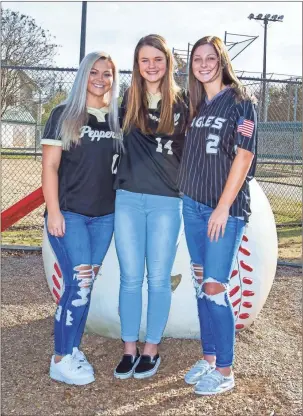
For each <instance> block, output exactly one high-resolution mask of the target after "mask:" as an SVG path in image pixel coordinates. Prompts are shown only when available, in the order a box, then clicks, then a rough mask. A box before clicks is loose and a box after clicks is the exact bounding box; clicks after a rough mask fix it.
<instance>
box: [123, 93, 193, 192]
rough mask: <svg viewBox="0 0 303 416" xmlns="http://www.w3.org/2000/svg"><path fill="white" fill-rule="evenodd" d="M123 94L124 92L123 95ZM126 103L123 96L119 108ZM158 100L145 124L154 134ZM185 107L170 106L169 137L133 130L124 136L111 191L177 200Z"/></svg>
mask: <svg viewBox="0 0 303 416" xmlns="http://www.w3.org/2000/svg"><path fill="white" fill-rule="evenodd" d="M126 94H127V92H126ZM125 102H126V97H124V99H123V102H122V106H121V107H122V108H123V107H124V105H125V104H124V103H125ZM160 112H161V100H160V101H159V102H158V106H157V108H155V109H152V108H149V110H148V116H149V120H148V125H149V127H150V129H151V131H153V132H155V131H156V129H157V126H158V123H159V118H160ZM187 114H188V111H187V105H186V104H185V103H184V102H183V101H182V100H179V101H178V102H177V103H175V104H174V106H173V117H174V125H175V130H174V133H173V134H172V135H166V134H158V133H153V134H144V133H142V131H141V130H140V129H138V128H136V127H133V128H132V129H131V131H130V132H129V133H128V134H125V135H124V153H123V155H122V158H121V161H120V164H119V168H118V172H117V175H116V180H115V189H124V190H126V191H130V192H137V193H144V194H151V195H160V196H171V197H179V196H180V193H179V190H178V189H177V184H176V179H177V172H178V168H179V164H180V159H181V154H182V150H183V145H184V137H185V129H186V120H187Z"/></svg>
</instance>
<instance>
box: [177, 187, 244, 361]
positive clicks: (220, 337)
mask: <svg viewBox="0 0 303 416" xmlns="http://www.w3.org/2000/svg"><path fill="white" fill-rule="evenodd" d="M213 211H214V210H213V208H211V207H209V206H207V205H204V204H201V203H199V202H196V201H194V200H193V199H191V198H189V197H188V196H186V195H184V198H183V217H184V228H185V236H186V241H187V246H188V251H189V254H190V257H191V262H192V264H191V268H192V276H193V282H194V286H195V289H196V295H197V305H198V315H199V321H200V332H201V343H202V349H203V353H204V354H205V355H215V356H216V365H217V367H221V368H224V367H230V366H231V365H232V364H233V360H234V346H235V321H234V313H233V309H232V305H231V302H230V299H229V295H228V288H229V280H230V275H231V272H232V270H233V266H234V263H235V261H236V256H237V253H238V250H239V247H240V243H241V240H242V237H243V234H244V231H245V221H244V220H242V219H240V218H237V217H231V216H229V218H228V221H227V224H226V229H225V233H224V237H222V236H221V235H220V237H219V239H218V241H217V242H216V241H215V240H214V241H212V242H211V241H210V239H209V238H208V236H207V228H208V220H209V218H210V216H211V214H212V212H213ZM205 283H220V284H222V286H223V287H224V291H223V292H220V293H218V294H214V295H209V294H207V293H205V290H204V285H205Z"/></svg>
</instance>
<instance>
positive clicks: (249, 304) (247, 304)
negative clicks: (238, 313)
mask: <svg viewBox="0 0 303 416" xmlns="http://www.w3.org/2000/svg"><path fill="white" fill-rule="evenodd" d="M242 306H244V308H252V303H251V302H243V303H242Z"/></svg>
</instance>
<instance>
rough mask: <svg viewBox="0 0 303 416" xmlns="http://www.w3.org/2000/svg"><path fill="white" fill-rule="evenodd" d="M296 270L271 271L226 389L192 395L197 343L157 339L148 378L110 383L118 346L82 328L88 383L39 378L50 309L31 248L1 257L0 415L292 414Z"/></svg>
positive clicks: (297, 336) (297, 327)
mask: <svg viewBox="0 0 303 416" xmlns="http://www.w3.org/2000/svg"><path fill="white" fill-rule="evenodd" d="M301 288H302V283H301V271H300V270H298V269H291V268H279V269H278V272H277V277H276V280H275V283H274V285H273V288H272V291H271V293H270V296H269V298H268V300H267V302H266V305H265V307H264V308H263V310H262V312H261V313H260V315H259V317H258V319H257V320H256V321H255V323H254V325H253V326H252V327H251V328H249V329H247V330H246V331H244V332H242V333H240V334H238V335H237V344H236V363H235V374H236V388H235V389H234V390H233V391H232V392H229V393H225V394H223V395H221V396H217V397H207V398H202V397H199V396H196V395H195V394H194V393H193V392H192V388H191V387H190V386H187V385H186V384H185V383H184V381H183V376H184V374H185V373H186V371H187V370H188V369H189V367H190V366H191V365H192V364H193V363H194V362H195V360H197V359H198V358H199V353H200V346H199V341H195V340H176V339H164V341H163V342H162V344H161V347H160V352H161V356H162V360H163V361H162V364H161V367H160V369H159V372H158V374H157V375H156V376H154V377H153V378H152V379H149V380H141V381H139V380H135V379H129V380H125V381H122V380H116V379H114V377H113V375H112V373H113V369H114V367H115V365H116V364H117V362H118V361H119V359H120V355H121V351H122V345H121V341H119V340H112V339H107V338H103V337H100V336H96V335H87V334H85V335H84V339H83V344H82V346H83V350H84V351H85V353H86V354H87V356H88V357H89V360H90V361H91V362H92V363H93V365H94V367H95V371H96V382H95V383H93V384H90V385H88V386H85V387H68V386H66V385H63V384H60V383H56V382H53V381H51V380H50V379H49V377H48V367H49V359H50V355H51V353H52V346H53V344H52V331H53V313H54V310H55V305H54V303H53V301H52V298H51V296H50V293H49V290H48V287H47V284H46V281H45V278H44V272H43V267H42V258H41V255H40V254H18V253H17V254H8V253H5V252H4V253H3V259H2V411H1V415H3V416H7V415H22V416H27V415H41V416H51V415H52V416H53V415H73V416H78V415H83V416H101V415H102V416H103V415H108V416H118V415H123V416H124V415H127V416H134V415H148V416H151V415H155V416H162V415H163V416H164V415H165V416H168V415H173V416H175V415H176V416H179V415H184V416H187V415H199V416H200V415H201V416H204V415H205V416H206V415H207V416H227V415H232V416H244V415H254V416H266V415H271V416H274V415H275V416H276V415H280V416H296V415H302V385H301V378H302V374H301V369H302V361H301V351H302V347H301V341H302V338H301V323H302V321H301V306H302V299H301V298H302V289H301Z"/></svg>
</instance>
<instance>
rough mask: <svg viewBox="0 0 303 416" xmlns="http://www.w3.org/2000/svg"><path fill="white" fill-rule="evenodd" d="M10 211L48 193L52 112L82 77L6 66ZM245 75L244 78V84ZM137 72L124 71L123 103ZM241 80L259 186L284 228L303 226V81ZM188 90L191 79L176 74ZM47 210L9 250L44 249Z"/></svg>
mask: <svg viewBox="0 0 303 416" xmlns="http://www.w3.org/2000/svg"><path fill="white" fill-rule="evenodd" d="M1 71H2V74H1V75H2V76H1V89H2V97H1V108H2V113H1V117H2V123H1V137H2V210H3V209H6V208H8V207H9V206H11V205H13V204H14V203H16V202H17V201H19V200H20V199H22V198H23V197H25V196H26V195H28V194H29V193H30V192H32V191H34V190H35V189H37V188H38V187H40V186H41V145H40V140H41V135H42V133H43V128H44V125H45V123H46V120H47V119H48V117H49V114H50V112H51V110H52V109H53V108H54V107H55V106H56V105H57V104H59V103H60V102H61V101H62V100H64V99H65V97H66V96H67V94H68V93H69V91H70V89H71V87H72V84H73V82H74V79H75V75H76V71H77V70H76V69H74V68H70V69H66V68H30V67H14V66H2V70H1ZM239 75H240V76H239ZM131 76H132V75H131V71H120V94H119V95H120V97H121V98H120V99H122V96H123V94H124V92H125V91H126V89H127V88H128V87H129V86H130V82H131ZM238 76H239V78H240V79H241V81H242V83H243V84H244V85H245V86H246V88H247V89H248V91H249V92H251V93H252V94H253V95H254V96H255V97H256V98H257V100H258V116H259V139H258V166H257V173H256V178H257V180H258V182H259V183H260V185H261V186H262V188H263V190H264V192H265V194H266V195H267V197H268V199H269V201H270V204H271V207H272V209H273V212H274V215H275V219H276V222H277V225H278V226H282V225H284V226H285V225H295V224H297V225H299V224H301V212H302V122H301V120H300V117H301V115H302V79H301V78H300V77H297V78H291V79H285V77H284V78H283V77H281V78H283V79H275V77H274V74H272V77H271V79H267V80H263V79H261V78H255V77H252V76H251V73H248V74H247V75H246V74H239V73H238ZM175 78H176V81H177V83H178V84H179V85H180V86H181V87H182V88H185V89H186V87H187V75H186V74H184V73H178V72H176V74H175ZM43 210H44V207H40V208H38V209H36V210H35V211H33V212H32V213H31V214H29V215H28V216H26V217H25V218H23V219H22V220H20V221H19V222H18V223H17V224H15V225H14V226H12V227H10V229H9V231H8V232H7V233H5V235H6V236H9V237H7V238H6V237H5V238H4V242H5V243H7V244H12V245H14V244H20V241H22V242H23V243H22V244H23V245H29V246H30V245H40V244H41V227H42V222H43Z"/></svg>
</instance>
